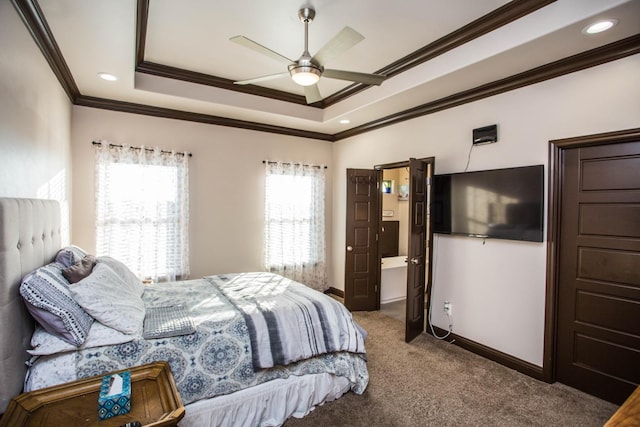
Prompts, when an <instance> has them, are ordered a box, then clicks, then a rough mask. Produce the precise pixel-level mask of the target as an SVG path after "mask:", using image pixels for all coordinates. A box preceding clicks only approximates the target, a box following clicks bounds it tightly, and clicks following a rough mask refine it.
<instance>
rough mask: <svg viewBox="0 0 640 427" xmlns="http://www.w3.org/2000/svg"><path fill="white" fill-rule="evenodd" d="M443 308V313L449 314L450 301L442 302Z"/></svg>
mask: <svg viewBox="0 0 640 427" xmlns="http://www.w3.org/2000/svg"><path fill="white" fill-rule="evenodd" d="M443 310H444V314H447V315H449V316H451V303H450V302H449V301H445V302H444V307H443Z"/></svg>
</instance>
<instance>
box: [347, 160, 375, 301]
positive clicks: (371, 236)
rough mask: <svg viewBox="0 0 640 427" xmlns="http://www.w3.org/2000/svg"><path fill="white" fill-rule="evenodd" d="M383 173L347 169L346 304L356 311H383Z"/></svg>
mask: <svg viewBox="0 0 640 427" xmlns="http://www.w3.org/2000/svg"><path fill="white" fill-rule="evenodd" d="M379 185H380V171H379V170H369V169H347V220H346V229H347V236H346V242H345V243H346V248H345V254H346V258H345V272H344V304H345V306H346V307H347V308H348V309H349V310H352V311H360V310H366V311H370V310H379V309H380V286H379V284H380V268H379V264H380V256H379V254H378V231H379V227H380V215H381V211H380V209H381V208H380V187H379Z"/></svg>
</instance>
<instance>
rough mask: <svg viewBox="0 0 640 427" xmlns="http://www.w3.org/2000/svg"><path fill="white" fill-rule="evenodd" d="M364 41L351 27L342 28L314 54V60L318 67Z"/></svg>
mask: <svg viewBox="0 0 640 427" xmlns="http://www.w3.org/2000/svg"><path fill="white" fill-rule="evenodd" d="M362 40H364V36H363V35H362V34H360V33H359V32H357V31H356V30H354V29H353V28H351V27H344V28H343V29H342V30H341V31H340V32H339V33H338V34H336V35H335V36H334V37H333V38H332V39H331V40H329V41H328V42H327V44H325V45H324V46H323V47H322V48H320V50H319V51H318V52H317V53H316V54H315V56H314V57H313V59H315V60H316V61H317V62H318V63H319V64H320V65H324V64H326V63H327V62H329V61H331V59H332V58H334V57H336V56H338V55H340V54H342V53H344V52H346V51H347V50H349V49H351V48H352V47H353V46H355V45H357V44H358V43H360V42H361V41H362Z"/></svg>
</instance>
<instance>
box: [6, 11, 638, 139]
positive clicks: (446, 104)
mask: <svg viewBox="0 0 640 427" xmlns="http://www.w3.org/2000/svg"><path fill="white" fill-rule="evenodd" d="M553 1H555V0H553ZM11 2H12V3H13V5H14V7H15V9H16V10H17V12H18V14H19V15H20V17H21V19H22V21H23V22H24V24H25V26H26V27H27V29H28V31H29V32H30V33H31V35H32V37H33V39H34V41H35V43H36V44H37V45H38V47H39V48H40V50H41V52H42V54H43V56H44V57H45V59H46V60H47V62H48V63H49V66H50V67H51V69H52V71H53V73H54V74H55V76H56V77H57V78H58V81H59V82H60V84H61V86H62V88H63V89H64V91H65V92H66V93H67V96H68V97H69V99H70V100H71V102H72V103H74V104H75V105H80V106H86V107H93V108H102V109H107V110H113V111H122V112H128V113H133V114H143V115H149V116H155V117H163V118H170V119H176V120H186V121H193V122H198V123H206V124H212V125H217V126H228V127H235V128H241V129H248V130H254V131H259V132H269V133H277V134H281V135H289V136H296V137H302V138H311V139H318V140H323V141H338V140H341V139H345V138H350V137H352V136H356V135H360V134H363V133H366V132H370V131H372V130H376V129H379V128H382V127H385V126H390V125H393V124H397V123H400V122H403V121H406V120H411V119H414V118H417V117H421V116H424V115H427V114H432V113H435V112H438V111H442V110H445V109H448V108H453V107H457V106H459V105H462V104H465V103H468V102H473V101H477V100H480V99H484V98H487V97H490V96H494V95H497V94H501V93H504V92H507V91H511V90H514V89H518V88H521V87H524V86H527V85H532V84H535V83H539V82H542V81H545V80H549V79H553V78H556V77H560V76H562V75H565V74H570V73H573V72H576V71H580V70H584V69H586V68H589V67H594V66H597V65H600V64H604V63H606V62H610V61H615V60H617V59H622V58H625V57H627V56H631V55H635V54H638V53H640V34H636V35H634V36H631V37H628V38H626V39H623V40H620V41H617V42H614V43H611V44H608V45H605V46H602V47H599V48H596V49H592V50H589V51H586V52H582V53H579V54H577V55H573V56H571V57H568V58H564V59H561V60H558V61H555V62H552V63H549V64H546V65H543V66H540V67H536V68H533V69H531V70H529V71H525V72H523V73H519V74H516V75H514V76H510V77H507V78H504V79H501V80H497V81H494V82H491V83H487V84H484V85H481V86H478V87H475V88H472V89H469V90H466V91H462V92H458V93H455V94H452V95H449V96H446V97H443V98H440V99H437V100H434V101H431V102H427V103H424V104H421V105H419V106H417V107H413V108H410V109H407V110H404V111H400V112H398V113H395V114H392V115H389V116H386V117H382V118H380V119H376V120H373V121H371V122H368V123H365V124H363V125H360V126H357V127H354V128H351V129H348V130H345V131H342V132H338V133H336V134H326V133H321V132H310V131H305V130H301V129H293V128H287V127H283V126H275V125H269V124H263V123H258V122H250V121H244V120H237V119H230V118H225V117H220V116H211V115H207V114H201V113H192V112H188V111H181V110H173V109H169V108H161V107H155V106H150V105H142V104H135V103H130V102H124V101H117V100H111V99H104V98H96V97H91V96H85V95H82V94H81V93H80V91H79V89H78V87H77V86H76V83H75V81H74V79H73V76H72V75H71V72H70V70H69V68H68V66H67V64H66V61H65V60H64V57H63V56H62V53H61V52H60V49H59V48H58V44H57V43H56V41H55V38H54V37H53V34H52V33H51V30H50V29H49V26H48V25H47V22H46V20H45V18H44V16H43V14H42V11H41V9H40V7H39V5H38V3H37V0H11ZM524 3H531V4H536V5H538V7H542V6H541V5H542V3H547V4H548V3H551V1H546V2H544V1H537V0H536V1H527V0H517V1H516V0H514V1H512V2H511V3H508V4H507V5H511V4H514V5H518V7H519V8H523V9H519V12H517V11H516V9H507V10H508V11H509V13H510V14H513V15H511V16H512V18H513V19H515V18H514V17H515V16H517V15H518V13H520V14H526V13H527V12H525V8H524ZM507 5H505V6H507ZM148 7H149V2H148V0H138V19H137V23H138V31H140V28H146V19H147V14H148ZM532 7H533V6H532ZM503 8H504V7H503ZM503 8H500V9H503ZM500 9H497V10H500ZM502 13H506V12H505V11H504V10H503V11H502ZM528 13H530V12H528ZM489 15H491V14H489ZM487 16H488V15H487ZM494 19H495V18H493V19H489V18H487V21H488V22H493V24H492V25H496V26H499V25H498V23H497V22H496V21H494ZM505 19H506V18H505ZM485 25H489V24H485ZM502 25H504V24H502ZM486 28H488V27H486ZM495 28H497V27H495ZM145 33H146V30H145ZM452 34H453V33H452ZM144 37H145V35H144V34H142V33H140V34H138V36H137V38H136V46H137V47H136V57H137V58H138V55H141V56H144ZM447 37H449V36H447ZM461 37H462V35H461V34H458V36H455V37H454V36H451V39H452V40H451V41H450V43H449V46H451V45H452V44H453V43H454V41H453V40H454V39H455V40H458V41H457V42H460V40H461ZM469 37H471V36H470V35H469ZM476 37H477V35H476ZM457 42H456V43H457ZM443 45H444V44H443ZM427 47H428V46H427ZM427 47H425V48H424V49H425V51H424V52H423V54H422V55H417V57H420V58H427V57H428V55H429V54H428V53H427V51H429V50H430V49H427ZM431 49H435V48H434V47H433V46H432V48H431ZM432 54H435V53H432ZM415 60H416V61H417V60H418V59H415ZM424 60H426V59H424ZM398 62H400V61H398ZM406 65H407V66H409V65H410V62H409V61H408V62H407V63H406ZM139 66H140V67H145V68H144V69H145V70H146V72H149V73H156V74H155V75H161V76H164V77H169V74H173V75H174V76H177V77H174V78H178V79H181V80H186V81H193V80H189V78H190V77H191V76H192V75H193V72H190V71H186V70H181V71H184V72H185V74H184V75H182V74H180V73H179V72H178V70H180V69H175V70H174V69H171V67H168V66H165V65H160V64H153V63H148V62H144V61H142V62H141V63H140V64H139ZM394 67H395V66H394ZM398 67H400V65H398ZM394 69H396V68H394ZM400 69H401V68H397V70H400ZM397 72H400V71H397ZM203 76H206V75H203ZM203 78H205V77H203ZM206 78H211V79H220V78H217V77H214V76H207V77H206ZM221 80H224V79H221ZM195 82H196V83H197V81H195ZM225 84H229V81H228V80H227V82H226V83H225ZM236 86H237V85H236ZM236 86H234V87H235V88H236V89H237V87H236ZM267 90H268V89H267ZM288 95H289V96H291V94H288ZM261 96H266V95H261ZM293 96H294V97H295V96H296V95H293Z"/></svg>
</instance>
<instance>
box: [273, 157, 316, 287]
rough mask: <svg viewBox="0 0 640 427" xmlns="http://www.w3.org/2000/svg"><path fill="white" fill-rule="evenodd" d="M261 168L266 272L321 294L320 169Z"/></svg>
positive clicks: (283, 165) (278, 165)
mask: <svg viewBox="0 0 640 427" xmlns="http://www.w3.org/2000/svg"><path fill="white" fill-rule="evenodd" d="M265 164H266V180H265V183H266V185H265V267H266V269H267V270H268V271H272V272H274V273H278V274H281V275H283V276H285V277H288V278H290V279H292V280H296V281H298V282H301V283H304V284H306V285H307V286H310V287H312V288H314V289H318V290H322V291H324V290H326V284H327V279H326V262H325V227H324V222H325V221H324V215H325V211H324V192H325V172H324V167H319V166H308V165H300V164H290V163H280V162H267V163H265Z"/></svg>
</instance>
